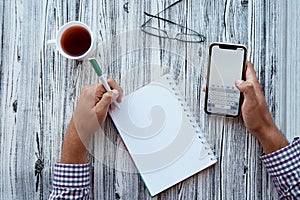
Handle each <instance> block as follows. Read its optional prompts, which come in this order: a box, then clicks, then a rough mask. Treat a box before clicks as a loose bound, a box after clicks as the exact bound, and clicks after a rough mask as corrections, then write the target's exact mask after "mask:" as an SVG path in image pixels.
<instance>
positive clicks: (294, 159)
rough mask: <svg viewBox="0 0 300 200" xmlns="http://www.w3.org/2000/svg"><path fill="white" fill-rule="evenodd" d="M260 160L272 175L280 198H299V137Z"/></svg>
mask: <svg viewBox="0 0 300 200" xmlns="http://www.w3.org/2000/svg"><path fill="white" fill-rule="evenodd" d="M261 160H262V162H263V163H264V165H265V167H266V169H267V171H268V172H269V174H270V175H271V177H272V180H273V182H274V185H275V187H276V190H277V192H278V195H279V198H280V199H300V139H299V138H296V139H295V140H294V142H293V143H292V144H290V145H289V146H287V147H285V148H282V149H280V150H278V151H276V152H273V153H270V154H267V155H262V156H261Z"/></svg>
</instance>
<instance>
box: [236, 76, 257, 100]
mask: <svg viewBox="0 0 300 200" xmlns="http://www.w3.org/2000/svg"><path fill="white" fill-rule="evenodd" d="M235 86H236V87H237V88H238V89H239V91H240V92H242V93H243V94H244V97H245V99H246V100H250V101H251V100H255V99H256V98H255V96H256V94H255V91H254V85H253V83H251V82H249V81H243V80H237V81H235Z"/></svg>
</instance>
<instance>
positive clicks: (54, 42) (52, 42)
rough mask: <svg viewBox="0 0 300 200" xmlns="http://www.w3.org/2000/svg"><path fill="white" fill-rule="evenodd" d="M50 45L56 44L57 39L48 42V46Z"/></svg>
mask: <svg viewBox="0 0 300 200" xmlns="http://www.w3.org/2000/svg"><path fill="white" fill-rule="evenodd" d="M49 44H56V40H55V39H53V40H48V41H47V45H49Z"/></svg>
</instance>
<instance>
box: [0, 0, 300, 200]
mask: <svg viewBox="0 0 300 200" xmlns="http://www.w3.org/2000/svg"><path fill="white" fill-rule="evenodd" d="M173 2H174V1H171V0H166V1H157V0H155V1H152V0H121V1H109V0H91V1H87V0H76V1H53V0H48V1H33V0H27V1H22V0H14V1H0V22H1V28H0V39H1V48H0V109H1V117H0V160H1V163H0V177H1V179H0V199H46V198H47V197H48V195H49V191H50V190H51V181H52V176H53V166H54V164H55V163H56V162H58V161H59V158H60V152H61V144H62V140H63V136H64V133H65V130H66V127H67V125H68V122H69V120H70V118H71V116H72V112H73V110H74V107H75V105H76V102H77V99H78V97H79V95H80V92H81V89H82V87H83V85H85V84H91V83H95V82H97V81H98V79H97V76H96V74H95V73H94V72H93V71H92V68H91V67H90V66H89V64H88V63H87V62H86V61H83V62H78V61H71V60H67V59H65V58H63V57H62V56H61V55H60V54H59V53H58V52H57V51H56V49H55V46H51V45H47V40H49V39H52V38H54V37H55V34H56V31H57V30H58V28H59V27H60V26H61V25H63V24H64V23H66V22H68V21H72V20H80V21H83V22H85V23H87V24H88V25H89V26H90V27H91V28H92V30H93V32H94V36H95V38H96V41H97V45H98V47H97V51H96V54H95V56H96V58H97V59H98V60H99V61H100V62H101V64H102V66H103V67H104V70H105V71H106V72H107V76H112V77H114V78H115V79H116V80H117V81H118V82H120V84H121V85H122V86H125V87H124V90H125V92H126V93H129V92H131V91H132V90H134V89H135V88H137V87H139V86H141V85H143V84H145V83H147V82H149V81H151V80H152V79H153V78H154V77H156V76H157V75H159V74H163V73H165V72H167V71H169V70H172V71H174V72H175V74H176V76H177V78H178V80H179V82H180V83H181V85H180V89H181V90H182V91H183V93H184V95H185V96H186V98H187V101H188V103H189V104H190V105H191V110H192V112H193V113H194V116H195V118H196V119H197V121H198V122H199V123H200V125H201V126H202V128H203V130H204V131H205V133H206V136H207V139H208V141H209V142H210V144H211V146H212V148H213V149H214V150H215V152H216V154H217V156H218V163H217V164H216V165H215V166H213V167H210V168H209V169H206V170H204V171H203V172H201V173H199V174H197V175H195V176H192V177H191V178H189V179H187V180H185V181H183V182H181V183H179V184H177V185H175V186H174V187H172V188H171V189H169V190H167V191H165V192H163V193H161V194H159V195H158V196H156V197H154V198H153V199H277V196H276V193H275V191H274V187H273V184H272V183H271V180H270V178H269V176H268V174H267V173H266V171H265V169H264V167H263V166H262V163H261V162H260V161H259V156H260V155H261V153H262V149H261V147H260V146H259V144H258V142H257V141H256V140H255V139H254V138H253V137H252V136H250V135H249V134H247V131H246V129H245V127H244V126H243V122H242V120H241V119H225V118H222V117H208V116H206V115H205V114H204V111H203V102H204V94H203V93H202V91H201V90H202V86H203V85H204V84H205V74H206V65H207V50H208V46H209V44H210V43H211V42H213V41H225V42H232V43H243V44H245V45H246V46H247V47H248V49H249V55H248V57H249V60H250V61H252V62H253V63H254V65H255V68H256V71H257V75H258V77H259V81H260V83H261V84H262V88H263V90H264V93H265V96H266V99H267V103H268V105H269V108H270V110H271V113H272V115H273V117H274V120H275V121H276V123H277V124H278V126H279V128H280V129H281V130H282V132H283V133H284V134H285V135H286V136H287V138H288V139H289V140H290V141H291V140H292V138H293V137H295V136H296V135H297V134H298V133H297V131H298V130H299V126H300V125H299V123H297V122H298V121H299V114H298V113H299V112H300V105H299V104H298V103H297V101H296V100H297V99H298V97H299V95H300V94H299V92H298V89H299V88H300V82H299V78H298V74H299V72H298V71H299V70H298V67H297V66H298V65H299V64H300V58H299V56H298V52H299V50H300V49H299V48H300V39H299V35H300V33H299V28H298V27H299V26H300V24H299V22H300V20H299V16H298V15H297V12H298V10H299V9H300V2H298V1H292V0H288V1H271V0H261V1H254V0H249V1H245V0H242V1H241V0H223V1H219V0H212V1H197V0H189V1H187V0H183V1H182V2H180V3H178V4H177V5H176V6H174V7H172V8H170V9H169V10H167V11H165V12H164V13H162V14H161V16H162V17H164V18H167V19H170V20H172V21H174V22H176V23H179V24H181V25H184V26H187V27H188V28H190V29H193V30H195V31H197V32H199V33H201V34H204V35H205V36H206V37H207V40H206V41H205V42H204V43H200V44H186V43H182V42H178V41H176V40H168V39H159V38H156V37H152V36H149V35H145V34H143V33H142V32H141V31H140V26H141V25H142V24H143V23H144V22H145V21H146V20H148V17H146V16H145V15H144V11H146V12H148V13H151V14H156V13H157V12H159V11H160V10H162V9H164V8H165V7H166V6H168V5H170V4H171V3H173ZM151 23H152V25H157V21H155V20H152V21H151ZM160 25H161V26H165V28H168V29H169V30H170V34H171V35H174V33H176V31H178V30H176V29H174V28H172V27H171V26H169V25H168V24H160ZM36 133H38V136H39V144H40V147H41V148H40V152H41V156H42V159H43V161H44V168H43V170H42V172H41V174H42V177H41V178H40V180H39V181H40V184H38V191H37V192H36V176H35V162H36V161H37V155H36V154H37V153H38V145H37V138H36ZM298 135H299V134H298ZM89 150H90V153H91V157H92V169H91V171H92V190H93V198H94V199H151V197H150V196H149V193H148V191H147V190H146V188H145V186H144V184H143V182H142V180H141V178H140V177H139V175H138V174H137V173H136V169H135V167H134V164H133V163H132V161H131V159H130V156H129V155H128V153H127V151H126V149H125V147H124V144H123V143H122V141H121V139H120V138H119V137H118V135H117V132H116V129H115V128H114V125H113V123H112V121H111V120H110V118H108V119H107V122H106V125H105V128H104V132H101V131H99V133H98V134H97V135H96V136H95V138H94V140H93V143H92V145H91V148H90V149H89Z"/></svg>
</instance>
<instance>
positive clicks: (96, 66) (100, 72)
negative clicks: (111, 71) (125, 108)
mask: <svg viewBox="0 0 300 200" xmlns="http://www.w3.org/2000/svg"><path fill="white" fill-rule="evenodd" d="M89 61H90V63H91V64H92V66H93V68H94V70H95V72H96V74H97V75H98V76H99V78H100V81H101V83H102V84H103V86H104V88H105V89H106V91H108V92H109V91H111V89H110V86H109V85H108V83H107V81H106V79H105V78H104V77H103V76H102V75H103V73H102V70H101V67H100V66H99V64H98V62H97V60H96V59H95V58H89ZM113 104H114V105H115V106H116V107H117V108H119V109H120V105H119V104H118V103H117V102H116V101H113Z"/></svg>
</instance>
